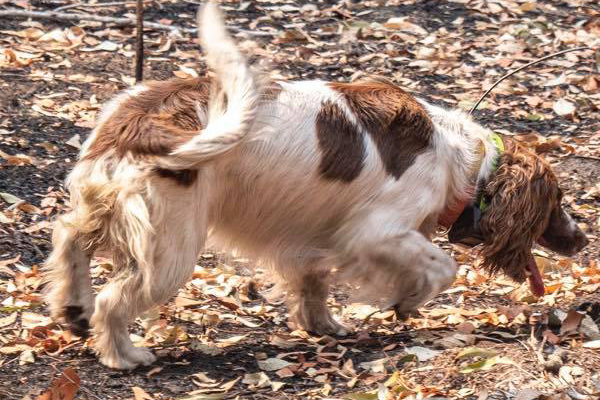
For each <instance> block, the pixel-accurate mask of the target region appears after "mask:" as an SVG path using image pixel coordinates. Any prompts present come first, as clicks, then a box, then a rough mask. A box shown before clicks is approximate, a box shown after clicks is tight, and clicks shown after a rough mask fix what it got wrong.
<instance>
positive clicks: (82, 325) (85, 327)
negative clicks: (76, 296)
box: [64, 306, 90, 338]
mask: <svg viewBox="0 0 600 400" xmlns="http://www.w3.org/2000/svg"><path fill="white" fill-rule="evenodd" d="M86 314H87V313H86V312H85V310H84V309H83V307H82V306H66V307H65V309H64V317H65V321H66V323H67V326H68V327H69V330H70V331H71V333H73V334H74V335H77V336H79V337H82V338H87V337H88V335H89V330H90V321H89V319H88V317H87V316H86Z"/></svg>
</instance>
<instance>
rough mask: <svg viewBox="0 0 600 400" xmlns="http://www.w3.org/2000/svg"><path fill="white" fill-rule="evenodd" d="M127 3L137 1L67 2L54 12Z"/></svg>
mask: <svg viewBox="0 0 600 400" xmlns="http://www.w3.org/2000/svg"><path fill="white" fill-rule="evenodd" d="M127 4H135V1H111V2H108V3H75V4H67V5H66V6H62V7H57V8H55V9H54V10H52V12H59V11H65V10H68V9H71V8H95V7H112V6H124V5H127Z"/></svg>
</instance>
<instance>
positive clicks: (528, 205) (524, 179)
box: [481, 139, 559, 282]
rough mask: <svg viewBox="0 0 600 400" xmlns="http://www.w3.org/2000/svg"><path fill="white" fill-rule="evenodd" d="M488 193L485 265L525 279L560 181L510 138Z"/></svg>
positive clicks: (546, 166)
mask: <svg viewBox="0 0 600 400" xmlns="http://www.w3.org/2000/svg"><path fill="white" fill-rule="evenodd" d="M485 196H486V199H487V200H488V203H489V206H488V208H487V210H486V212H485V213H484V215H483V217H482V219H481V230H482V233H483V236H484V243H483V247H482V250H481V255H482V256H483V266H484V267H485V268H487V269H488V270H489V271H490V272H492V273H497V272H500V271H502V272H503V273H505V274H506V275H508V276H509V277H511V278H513V279H514V280H516V281H518V282H522V281H524V280H525V278H526V274H525V270H526V268H525V267H526V266H527V263H528V262H529V259H530V258H531V247H532V246H533V243H534V241H535V240H536V239H537V238H538V237H539V236H540V235H541V234H542V233H543V231H544V228H545V226H546V224H547V221H548V218H549V217H550V213H551V212H552V208H553V207H554V206H555V203H556V201H558V200H557V199H558V196H559V189H558V182H557V179H556V177H555V176H554V174H553V173H552V171H551V169H550V166H549V165H548V164H547V163H546V162H545V161H543V160H542V159H541V158H539V157H538V156H536V155H534V154H532V153H530V152H528V151H527V150H525V149H524V148H523V147H522V146H520V145H518V144H517V143H515V142H514V141H512V140H510V139H507V140H506V151H505V153H504V154H503V155H502V156H501V158H500V162H499V166H498V169H497V171H496V173H495V175H494V176H493V177H492V179H491V181H490V182H489V183H488V184H487V186H486V187H485Z"/></svg>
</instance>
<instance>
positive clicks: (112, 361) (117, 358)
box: [100, 346, 156, 370]
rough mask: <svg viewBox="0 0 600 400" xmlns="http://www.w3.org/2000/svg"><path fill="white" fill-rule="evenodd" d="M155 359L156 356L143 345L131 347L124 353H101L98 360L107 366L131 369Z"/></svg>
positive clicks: (150, 362)
mask: <svg viewBox="0 0 600 400" xmlns="http://www.w3.org/2000/svg"><path fill="white" fill-rule="evenodd" d="M154 361H156V356H155V355H154V354H153V353H152V351H151V350H150V349H147V348H145V347H133V346H132V347H131V348H130V349H128V350H127V351H126V352H125V354H124V355H121V354H118V353H112V354H103V355H101V356H100V362H101V363H102V364H104V365H106V366H107V367H109V368H113V369H122V370H131V369H134V368H136V367H138V366H140V365H150V364H152V363H153V362H154Z"/></svg>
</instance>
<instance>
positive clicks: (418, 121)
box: [329, 79, 433, 179]
mask: <svg viewBox="0 0 600 400" xmlns="http://www.w3.org/2000/svg"><path fill="white" fill-rule="evenodd" d="M329 86H330V87H331V88H332V89H334V90H336V91H338V92H340V93H342V94H343V95H344V97H345V98H346V101H347V102H348V105H349V106H350V108H351V109H352V111H353V112H354V114H355V115H356V117H357V118H358V120H359V121H360V123H361V124H362V125H363V127H364V128H365V129H366V130H367V131H368V132H369V134H370V135H371V137H372V138H373V141H374V142H375V145H376V146H377V149H378V151H379V155H380V157H381V160H382V162H383V164H384V166H385V170H386V171H387V172H388V173H389V174H390V175H392V176H393V177H394V178H396V179H398V178H400V176H402V174H403V173H404V171H406V170H407V169H408V168H409V167H410V166H411V165H412V164H413V163H414V161H415V159H416V158H417V156H418V155H419V154H421V153H422V152H423V151H425V149H427V147H429V144H430V141H431V136H432V135H433V123H432V122H431V119H430V117H429V115H428V114H427V112H426V111H425V109H424V108H423V107H422V106H421V104H419V102H417V100H416V99H415V98H414V97H413V96H411V95H410V94H408V93H406V92H405V91H404V90H402V89H400V88H399V87H397V86H396V85H394V84H392V83H390V82H388V81H384V80H382V79H377V80H368V81H358V82H355V83H330V84H329Z"/></svg>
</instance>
